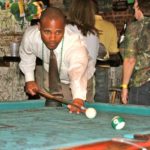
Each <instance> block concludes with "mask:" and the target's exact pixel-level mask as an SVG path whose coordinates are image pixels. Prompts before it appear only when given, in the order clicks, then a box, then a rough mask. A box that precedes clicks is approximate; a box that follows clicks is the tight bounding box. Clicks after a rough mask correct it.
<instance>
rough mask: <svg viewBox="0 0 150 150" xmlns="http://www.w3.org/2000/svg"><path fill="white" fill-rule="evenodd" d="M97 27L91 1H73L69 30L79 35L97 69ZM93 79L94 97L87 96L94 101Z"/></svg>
mask: <svg viewBox="0 0 150 150" xmlns="http://www.w3.org/2000/svg"><path fill="white" fill-rule="evenodd" d="M94 25H95V17H94V7H93V2H92V1H91V0H72V3H71V5H70V7H69V13H68V25H67V29H68V30H69V31H70V32H72V33H78V34H79V37H80V40H81V43H82V44H83V45H84V46H85V47H86V49H87V51H88V52H89V55H90V57H91V59H92V65H93V66H94V67H95V64H96V58H97V55H98V50H99V39H98V32H97V30H96V28H95V27H94ZM93 81H94V80H93V78H92V79H91V80H90V81H89V84H90V85H91V86H90V87H89V90H90V91H91V92H90V93H93V94H92V95H93V96H92V97H88V96H87V100H88V101H91V102H93V101H94V91H95V90H94V88H95V87H94V86H93V85H94V84H93Z"/></svg>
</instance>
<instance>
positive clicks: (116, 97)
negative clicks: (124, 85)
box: [109, 87, 121, 104]
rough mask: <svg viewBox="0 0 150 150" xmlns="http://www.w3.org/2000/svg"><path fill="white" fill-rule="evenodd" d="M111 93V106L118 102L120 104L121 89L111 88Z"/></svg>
mask: <svg viewBox="0 0 150 150" xmlns="http://www.w3.org/2000/svg"><path fill="white" fill-rule="evenodd" d="M109 91H110V92H111V94H110V101H109V102H110V103H111V104H114V103H117V102H119V103H120V100H121V87H111V88H110V89H109Z"/></svg>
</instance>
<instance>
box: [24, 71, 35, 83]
mask: <svg viewBox="0 0 150 150" xmlns="http://www.w3.org/2000/svg"><path fill="white" fill-rule="evenodd" d="M34 80H35V78H34V73H31V72H30V73H29V72H28V73H26V74H25V81H26V82H28V81H34Z"/></svg>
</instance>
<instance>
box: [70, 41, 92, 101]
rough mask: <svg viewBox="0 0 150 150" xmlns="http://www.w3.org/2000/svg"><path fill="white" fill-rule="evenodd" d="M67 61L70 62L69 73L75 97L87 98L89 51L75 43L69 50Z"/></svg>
mask: <svg viewBox="0 0 150 150" xmlns="http://www.w3.org/2000/svg"><path fill="white" fill-rule="evenodd" d="M69 51H70V52H69V53H68V55H67V61H68V64H69V67H68V75H69V79H70V88H71V91H72V96H73V99H75V98H80V99H83V100H86V94H87V81H88V69H87V68H88V59H89V55H88V51H87V50H86V48H85V47H84V46H81V45H79V44H78V43H74V46H72V48H71V49H70V50H69Z"/></svg>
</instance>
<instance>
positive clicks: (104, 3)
mask: <svg viewBox="0 0 150 150" xmlns="http://www.w3.org/2000/svg"><path fill="white" fill-rule="evenodd" d="M97 2H98V7H99V11H100V12H108V11H112V0H97Z"/></svg>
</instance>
